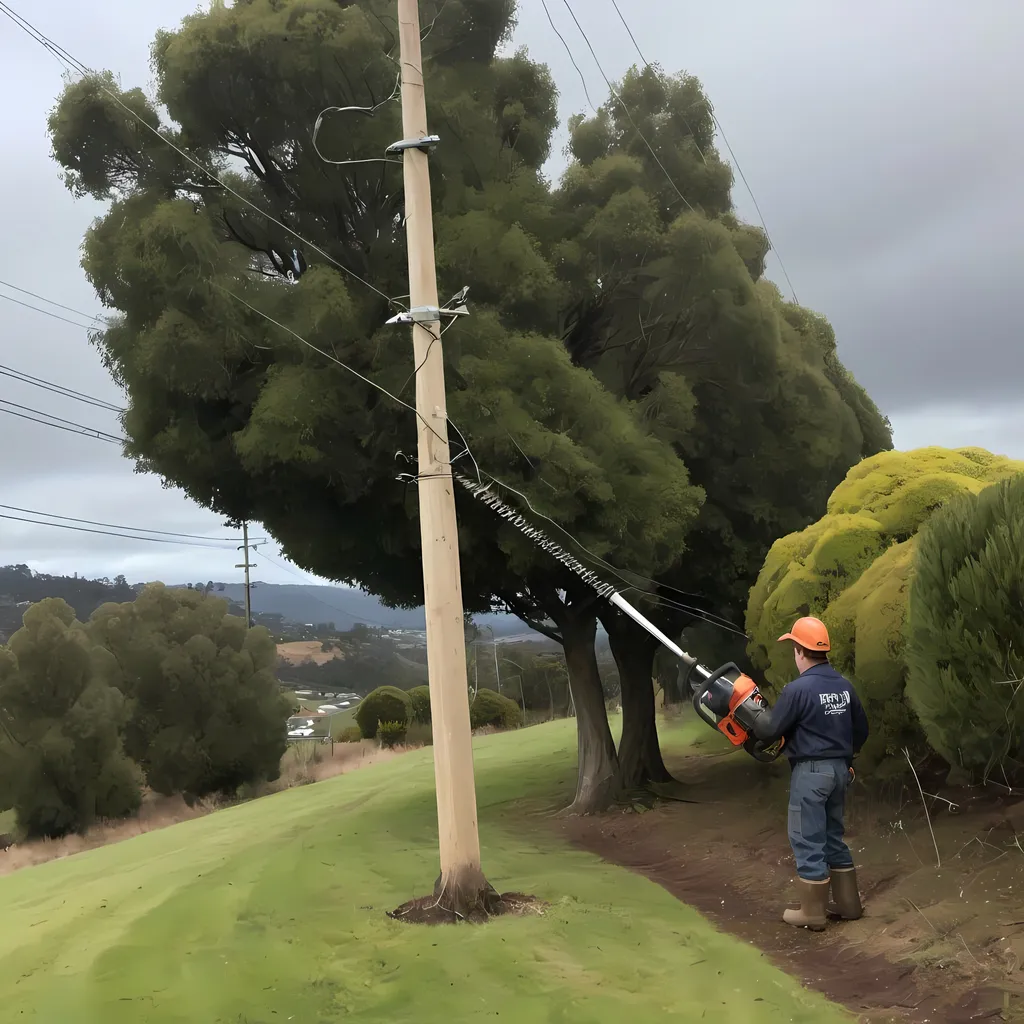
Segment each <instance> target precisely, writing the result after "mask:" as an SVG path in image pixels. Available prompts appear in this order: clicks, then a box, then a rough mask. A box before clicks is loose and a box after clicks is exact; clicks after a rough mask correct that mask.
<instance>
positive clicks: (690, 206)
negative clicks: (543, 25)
mask: <svg viewBox="0 0 1024 1024" xmlns="http://www.w3.org/2000/svg"><path fill="white" fill-rule="evenodd" d="M562 3H563V4H565V9H566V10H567V11H568V12H569V14H570V15H571V16H572V20H573V21H574V22H575V24H576V28H577V29H579V33H580V35H581V36H583V41H584V42H585V43H586V44H587V49H588V50H590V55H591V57H593V58H594V63H595V64H596V65H597V70H598V71H600V72H601V77H602V78H603V79H604V83H605V85H606V86H607V87H608V91H609V92H610V93H611V94H612V96H613V97H614V98H615V100H616V102H617V103H618V104H619V106H620V107H621V108H622V111H623V113H624V114H625V115H626V118H627V120H628V121H629V123H630V124H631V125H632V126H633V131H634V132H636V134H637V136H638V137H639V139H640V140H641V142H643V144H644V145H645V146H646V147H647V149H648V151H649V152H650V154H651V156H652V157H653V158H654V162H655V163H656V164H657V165H658V166H659V167H660V168H661V170H662V173H663V174H664V175H665V177H666V179H667V180H668V183H669V184H670V185H671V186H672V188H673V190H674V191H675V193H676V195H677V196H679V198H680V199H681V200H682V201H683V204H684V205H685V206H686V208H687V209H688V210H690V211H692V212H696V211H695V210H694V207H693V204H692V203H691V202H690V201H689V199H687V198H686V196H684V195H683V192H682V189H680V188H679V186H678V185H677V184H676V182H675V179H674V178H673V177H672V175H671V174H669V172H668V168H666V167H665V165H664V164H663V163H662V162H661V157H659V156H658V154H657V152H655V149H654V147H653V146H652V145H651V143H650V142H649V141H648V139H647V136H646V135H644V133H643V132H642V131H640V127H639V126H638V125H637V123H636V121H635V120H633V114H632V113H631V112H630V109H629V107H627V106H626V103H625V101H624V100H623V99H622V97H621V96H620V95H619V92H618V90H617V89H616V88H615V86H614V85H612V80H611V79H610V78H609V77H608V75H607V74H605V70H604V65H603V64H602V63H601V61H600V58H599V57H598V56H597V51H596V50H595V49H594V46H593V44H592V43H591V42H590V36H588V35H587V33H586V31H585V30H584V28H583V26H582V25H581V24H580V20H579V18H577V17H576V12H575V11H574V10H573V9H572V7H571V5H570V4H569V0H562Z"/></svg>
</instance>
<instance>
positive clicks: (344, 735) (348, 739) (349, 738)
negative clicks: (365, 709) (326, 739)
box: [336, 725, 363, 743]
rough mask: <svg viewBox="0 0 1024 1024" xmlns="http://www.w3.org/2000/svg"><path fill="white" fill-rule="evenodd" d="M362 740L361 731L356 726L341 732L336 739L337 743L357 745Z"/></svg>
mask: <svg viewBox="0 0 1024 1024" xmlns="http://www.w3.org/2000/svg"><path fill="white" fill-rule="evenodd" d="M362 738H363V730H362V729H360V728H359V726H358V725H350V726H348V727H347V728H345V729H342V730H341V733H340V734H339V735H338V736H337V737H336V739H337V742H338V743H359V742H360V740H362Z"/></svg>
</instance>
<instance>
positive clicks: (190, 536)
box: [0, 505, 255, 544]
mask: <svg viewBox="0 0 1024 1024" xmlns="http://www.w3.org/2000/svg"><path fill="white" fill-rule="evenodd" d="M0 508H3V509H7V511H8V512H23V513H24V514H25V515H29V516H46V517H47V518H48V519H63V520H64V521H65V522H69V523H79V524H84V525H86V526H105V527H107V528H108V529H111V530H133V531H135V532H137V533H156V534H159V535H160V536H161V537H177V538H179V539H186V540H205V541H211V542H217V543H221V542H223V543H225V544H234V543H235V542H236V540H237V538H236V537H207V536H205V535H204V534H199V533H176V532H174V531H173V530H150V529H149V528H148V527H141V526H121V525H120V524H118V523H103V522H97V521H96V520H95V519H79V518H78V517H76V516H59V515H57V514H56V513H55V512H39V511H38V510H36V509H33V508H18V506H17V505H0ZM143 539H144V538H143ZM254 543H255V542H254Z"/></svg>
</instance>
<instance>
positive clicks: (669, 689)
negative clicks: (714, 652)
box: [654, 646, 687, 704]
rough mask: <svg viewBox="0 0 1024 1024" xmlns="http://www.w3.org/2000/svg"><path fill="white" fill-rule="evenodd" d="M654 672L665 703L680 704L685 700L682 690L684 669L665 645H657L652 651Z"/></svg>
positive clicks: (685, 696)
mask: <svg viewBox="0 0 1024 1024" xmlns="http://www.w3.org/2000/svg"><path fill="white" fill-rule="evenodd" d="M654 674H655V677H656V678H657V680H658V684H659V685H660V686H661V692H662V694H663V695H664V703H665V704H681V703H682V702H683V701H684V700H686V698H687V695H686V693H684V692H683V691H684V686H683V676H684V675H685V674H686V670H685V669H684V668H683V666H682V665H680V664H679V659H678V658H676V656H675V655H674V654H673V653H672V652H671V651H670V650H668V648H666V647H661V646H659V647H658V649H657V650H656V651H655V652H654Z"/></svg>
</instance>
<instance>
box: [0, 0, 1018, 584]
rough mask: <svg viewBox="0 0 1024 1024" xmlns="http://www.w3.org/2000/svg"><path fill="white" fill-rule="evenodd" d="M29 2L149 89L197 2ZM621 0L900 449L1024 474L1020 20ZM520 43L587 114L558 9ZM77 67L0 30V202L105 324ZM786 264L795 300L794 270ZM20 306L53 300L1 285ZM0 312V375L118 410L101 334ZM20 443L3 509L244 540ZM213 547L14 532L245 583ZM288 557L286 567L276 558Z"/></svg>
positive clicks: (89, 468) (141, 485) (4, 265)
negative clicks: (718, 133) (23, 377)
mask: <svg viewBox="0 0 1024 1024" xmlns="http://www.w3.org/2000/svg"><path fill="white" fill-rule="evenodd" d="M547 2H548V6H549V8H550V10H551V14H552V16H553V18H554V19H555V22H556V24H557V25H558V27H559V29H560V30H561V31H562V33H563V35H564V36H565V39H566V41H567V43H568V46H569V48H570V49H571V50H572V52H573V55H574V57H575V59H576V62H577V64H578V65H579V67H580V69H581V71H582V73H583V75H584V77H585V78H586V81H587V85H588V87H589V89H590V93H591V96H592V97H594V99H595V101H597V102H600V99H599V97H602V95H603V94H604V93H605V91H606V90H605V88H604V85H603V80H602V78H601V74H600V72H599V70H598V68H597V66H596V64H595V62H594V60H593V58H592V57H591V55H590V53H589V51H588V49H587V46H586V43H585V41H584V40H583V38H582V36H581V35H580V33H579V30H578V29H577V28H576V26H575V25H574V24H573V23H572V20H571V18H570V16H569V13H568V10H567V7H566V3H565V0H547ZM570 4H571V5H572V7H573V9H574V10H575V11H576V14H577V16H578V17H579V19H580V22H581V24H582V26H583V29H584V30H585V31H586V32H587V34H588V35H589V37H590V41H591V43H592V44H593V46H594V49H595V51H596V53H597V56H598V59H600V61H601V62H602V64H603V66H604V69H605V72H606V73H607V74H608V75H609V76H610V77H611V78H613V79H614V78H617V77H618V76H620V75H621V74H622V73H623V72H624V71H625V70H626V68H627V67H628V66H629V65H630V64H632V63H633V62H635V61H637V60H639V58H638V57H637V55H636V51H635V50H634V49H633V46H632V43H631V42H630V40H629V37H628V35H627V34H626V32H625V30H624V28H623V26H622V23H621V22H620V21H619V18H618V16H617V15H616V13H615V9H614V6H613V4H612V0H570ZM14 6H15V7H16V9H19V11H20V13H22V14H24V15H26V16H27V17H29V18H30V19H31V20H32V21H33V22H34V23H35V24H36V25H37V26H38V27H39V28H40V29H41V30H42V31H43V32H45V33H46V34H47V35H49V36H51V37H52V38H53V39H54V40H55V41H56V42H57V43H60V44H62V45H63V46H64V47H65V48H66V49H68V50H69V51H70V52H71V53H72V54H73V55H74V56H75V57H77V58H78V59H79V60H80V61H82V62H83V63H85V64H87V65H90V66H92V67H106V68H110V69H111V70H113V71H115V72H117V73H118V74H119V75H120V77H121V80H122V83H123V84H124V85H126V86H132V85H137V84H142V85H144V86H149V85H150V84H151V74H150V71H149V67H148V47H149V43H150V41H151V40H152V38H153V35H154V33H155V32H156V30H157V29H158V28H161V27H173V26H174V25H175V24H177V22H178V21H179V20H180V18H181V17H182V16H184V15H186V14H188V13H190V12H191V11H192V10H194V9H195V6H196V5H195V3H194V2H188V0H159V2H158V0H103V2H102V3H92V4H85V5H83V4H80V3H75V2H72V0H32V3H31V4H29V3H28V2H27V0H15V4H14ZM619 6H620V8H621V9H622V11H623V13H624V14H625V15H626V17H627V19H628V20H629V22H630V27H631V28H632V29H633V33H634V35H635V36H636V39H637V42H638V43H639V46H640V48H641V50H642V51H643V52H644V56H645V58H646V59H647V60H650V61H656V62H658V63H660V64H661V65H662V66H663V67H664V68H665V69H666V70H668V71H677V70H686V71H688V72H692V73H694V74H696V75H697V76H699V77H700V78H701V80H702V81H703V82H704V84H705V87H706V88H707V90H708V93H709V95H710V96H711V99H712V101H713V103H714V104H715V108H716V112H717V113H718V116H719V119H720V121H721V123H722V125H723V127H724V129H725V131H726V133H727V135H728V138H729V141H730V142H731V144H732V148H733V150H734V151H735V153H736V156H737V158H738V160H739V161H740V164H741V166H742V167H743V170H744V172H745V174H746V177H747V180H748V181H749V183H750V185H751V186H752V188H753V191H754V194H755V195H756V196H757V201H758V203H759V204H760V207H761V211H762V212H763V214H764V216H765V219H766V221H767V225H768V228H769V231H770V233H771V235H772V237H773V239H774V242H775V245H776V247H777V249H778V252H779V253H780V254H781V256H782V259H783V260H784V261H785V264H786V267H787V269H788V271H789V275H790V278H791V279H792V282H793V285H794V287H795V289H796V293H797V295H798V297H799V299H800V301H801V302H802V303H804V304H805V305H808V306H811V307H813V308H814V309H817V310H820V311H821V312H823V313H825V314H826V315H827V316H828V317H829V318H830V320H831V321H832V323H833V325H834V326H835V328H836V332H837V335H838V339H839V346H840V354H841V356H842V358H843V360H844V361H845V362H846V364H847V365H848V366H849V367H850V368H851V369H852V370H853V372H854V373H855V374H856V375H857V377H858V378H859V380H860V381H861V382H862V383H863V384H864V385H865V386H866V387H867V388H868V390H869V391H870V392H871V394H872V396H873V397H874V398H875V399H876V400H877V401H878V402H879V404H880V405H881V406H882V408H883V410H884V411H885V412H886V413H887V414H888V415H889V416H890V417H891V419H892V422H893V424H894V426H895V428H896V443H897V446H898V447H902V448H909V447H916V446H918V445H922V444H941V445H948V446H960V445H968V444H970V445H980V446H983V447H986V448H990V449H992V450H994V451H997V452H1002V453H1005V454H1009V455H1013V456H1016V457H1018V458H1024V402H1022V401H1021V399H1020V389H1021V382H1022V380H1024V346H1022V345H1021V344H1020V340H1019V326H1018V321H1019V317H1018V305H1019V303H1018V300H1017V299H1016V298H1015V295H1016V294H1017V292H1018V290H1019V288H1020V280H1021V278H1022V276H1024V201H1022V200H1021V198H1020V168H1021V166H1022V165H1024V135H1022V132H1021V128H1020V116H1019V103H1020V97H1021V95H1024V61H1022V60H1021V59H1020V53H1019V48H1020V40H1021V39H1022V38H1024V4H1021V3H1020V2H1019V0H986V2H984V3H977V4H968V3H964V2H963V0H899V2H897V3H893V2H892V0H888V2H885V0H861V2H859V3H851V2H849V0H776V2H774V3H771V4H764V3H761V2H758V0H717V2H715V3H713V4H709V3H704V4H683V3H680V2H679V0H620V3H619ZM516 42H517V44H522V45H526V46H528V47H529V49H530V51H531V53H532V54H533V56H534V57H535V58H537V59H540V60H543V61H545V62H547V63H548V64H550V65H551V67H552V68H553V70H554V73H555V79H556V81H557V83H558V86H559V89H560V91H561V113H562V115H563V117H566V116H568V115H570V114H572V113H575V112H579V111H585V110H586V109H587V108H586V100H585V97H584V91H583V86H582V84H581V82H580V78H579V75H578V74H577V72H576V70H575V69H574V68H573V65H572V63H571V62H570V59H569V57H568V56H567V54H566V51H565V49H564V47H563V45H562V43H561V42H560V41H559V40H558V37H557V36H556V35H555V34H554V33H553V32H552V30H551V27H550V25H549V23H548V21H547V18H546V16H545V13H544V9H543V6H542V4H541V0H522V2H521V12H520V23H519V29H518V32H517V37H516ZM60 75H61V67H60V65H59V64H58V63H57V61H56V60H55V59H54V58H53V57H52V56H50V55H49V54H48V53H47V52H46V51H45V50H43V49H42V47H40V46H39V45H37V44H36V43H33V42H32V41H31V40H30V39H29V38H28V37H27V36H26V35H24V34H23V33H22V32H21V31H19V30H18V29H17V28H15V27H14V25H12V24H11V23H10V22H9V21H7V20H6V19H2V18H0V87H2V90H3V94H4V96H5V103H4V116H3V118H2V119H0V152H3V154H4V156H3V160H2V161H0V203H2V208H3V221H4V224H5V226H6V237H7V244H6V245H5V246H4V247H3V248H2V249H0V280H2V281H4V282H8V283H9V284H12V285H16V286H18V287H21V288H24V289H29V290H30V291H33V292H37V293H40V294H41V295H45V296H47V297H48V298H52V299H56V300H57V301H58V302H61V303H63V304H65V305H67V306H71V307H74V308H75V309H77V310H81V311H83V312H84V313H86V314H90V313H91V314H95V313H99V312H101V308H100V306H99V304H98V302H97V301H96V299H95V297H94V295H93V294H92V291H91V289H90V287H89V286H88V284H87V283H86V281H85V278H84V275H83V274H82V271H81V269H80V267H79V245H80V242H81V239H82V236H83V233H84V232H85V230H86V228H87V227H88V225H89V223H90V221H91V220H92V218H93V217H95V216H96V215H97V214H98V213H99V212H100V208H99V207H98V205H96V204H90V203H88V202H85V201H76V200H75V199H73V198H72V196H71V195H70V194H69V193H68V192H67V191H66V190H65V189H64V187H63V185H62V184H61V182H60V181H59V179H58V171H57V167H56V165H55V164H54V163H53V162H52V161H51V159H50V156H49V144H48V141H47V138H46V116H47V113H48V112H49V110H50V109H51V108H52V106H53V103H54V100H55V98H56V96H57V94H58V92H59V90H60V88H61V78H60ZM734 194H735V199H736V203H737V206H738V208H739V210H740V212H741V214H742V215H743V216H744V217H745V218H746V219H748V220H752V221H756V219H757V217H756V213H755V210H754V208H753V204H752V202H751V199H750V196H749V195H748V193H747V192H746V190H745V189H744V188H743V186H742V184H741V183H739V182H737V186H736V189H735V193H734ZM770 274H771V276H772V277H773V278H774V279H776V280H777V281H779V282H780V283H781V284H783V287H786V286H785V284H784V282H783V278H782V275H781V272H780V270H779V266H778V263H777V262H775V261H774V258H772V263H771V265H770ZM0 294H2V295H7V296H10V297H15V298H18V299H21V300H23V301H25V302H29V303H32V304H35V305H43V304H42V303H39V302H38V301H37V300H35V299H33V298H31V297H29V296H26V295H24V294H21V293H18V292H15V291H11V290H10V289H9V288H7V287H3V286H0ZM47 308H49V309H51V310H52V311H53V312H56V313H58V314H59V315H61V316H66V317H67V318H68V319H70V320H73V321H76V322H77V323H84V322H85V321H84V318H83V317H81V316H78V315H76V314H74V313H69V312H67V311H62V310H59V309H53V307H47ZM0 309H2V311H3V314H4V315H3V319H2V320H0V373H2V371H3V370H5V369H8V368H12V369H15V370H18V371H21V372H23V373H28V374H32V375H34V376H36V377H40V378H45V379H47V380H50V381H54V382H56V383H58V384H61V385H64V386H66V387H70V388H74V389H76V390H78V391H81V392H85V393H87V394H89V395H93V396H96V397H99V398H103V399H107V400H109V401H113V402H118V401H119V400H120V396H119V394H118V392H117V390H116V389H115V388H114V386H113V385H112V384H111V383H110V381H109V380H108V379H107V377H106V373H105V371H104V370H103V368H102V366H101V365H100V361H99V358H98V356H97V354H96V352H95V351H94V350H93V349H91V348H90V347H89V345H88V343H87V341H86V338H85V333H84V330H82V329H81V328H80V327H76V326H72V325H71V324H68V323H63V322H61V321H59V320H56V319H53V318H52V317H47V316H43V315H41V314H39V313H36V312H34V311H31V310H28V309H25V308H23V307H20V306H17V305H15V304H14V303H12V302H9V301H4V300H2V299H0ZM0 400H2V402H5V403H19V404H21V405H24V406H29V407H32V408H34V409H39V410H44V411H45V412H47V413H50V414H53V415H56V416H60V417H63V418H64V419H66V420H72V421H75V422H77V423H82V424H87V425H89V426H92V427H97V428H100V429H102V430H107V431H113V432H116V431H117V423H116V417H115V414H114V413H112V412H109V411H105V410H102V409H98V408H94V407H90V406H87V405H83V404H80V403H78V402H75V401H72V400H70V399H68V398H66V397H63V396H58V395H55V394H52V393H49V392H46V391H43V390H40V389H38V388H35V387H32V386H30V385H27V384H25V383H22V382H18V381H15V380H13V379H11V378H10V377H9V376H2V375H0ZM2 408H6V409H13V408H14V407H13V406H11V405H9V404H7V405H3V404H0V409H2ZM15 411H24V410H16V409H15ZM29 415H33V414H31V413H29ZM0 430H2V431H3V433H0V438H2V439H3V444H2V445H0V479H2V480H3V483H4V487H3V489H2V493H3V495H4V497H3V499H2V501H3V504H5V505H9V506H16V507H18V508H22V509H29V510H33V511H36V512H49V513H53V512H59V513H61V514H62V515H65V516H72V517H77V518H80V519H89V520H95V521H97V522H102V523H111V524H116V525H118V526H130V527H138V526H145V527H146V528H148V529H158V530H164V531H169V532H173V533H189V534H197V535H201V536H203V537H209V538H230V531H227V530H225V528H224V527H223V525H222V524H221V523H220V521H219V519H218V518H217V517H215V516H213V515H211V514H210V513H208V512H205V511H204V510H202V509H200V508H198V507H197V506H195V505H194V504H193V503H191V502H190V501H189V500H188V499H187V498H186V497H185V496H184V495H183V494H181V493H180V492H177V491H167V490H164V489H163V488H162V487H161V485H160V483H159V481H158V480H157V479H155V478H152V477H145V476H139V475H136V474H135V473H134V472H133V470H132V466H131V464H130V463H128V462H127V461H126V460H124V459H123V458H122V457H121V456H120V454H119V450H118V448H117V447H116V446H115V445H112V444H106V443H103V442H102V441H99V440H96V439H94V438H87V437H80V436H76V435H74V434H71V433H67V432H63V431H60V430H56V429H53V428H51V427H48V426H42V425H39V424H36V423H31V422H26V421H25V420H23V419H18V418H15V417H14V416H11V415H9V414H8V415H0ZM0 513H3V514H5V515H15V516H16V515H21V514H22V513H19V512H14V511H10V510H8V509H0ZM29 518H33V517H31V516H30V517H29ZM254 532H255V533H259V534H261V535H262V532H261V531H259V530H256V529H254ZM196 543H201V542H198V541H197V542H196ZM209 543H210V545H211V546H209V547H207V548H205V549H204V548H201V547H190V546H185V545H179V544H177V543H174V544H155V543H146V542H143V541H133V540H125V539H122V538H105V537H100V536H94V535H90V534H85V533H77V532H71V531H65V530H60V529H54V528H50V527H45V526H36V525H27V524H24V523H19V522H16V521H13V520H9V519H0V564H8V563H11V562H27V563H28V564H29V565H31V566H32V567H33V568H35V569H38V570H40V571H46V572H74V571H77V572H79V573H81V574H84V575H87V576H99V575H109V576H114V575H116V574H118V573H124V574H125V575H126V576H128V577H129V579H132V580H146V579H156V578H164V579H168V580H169V581H174V582H180V581H183V580H197V579H209V578H213V579H219V580H229V579H233V578H237V576H238V570H237V569H235V568H234V566H235V563H236V562H238V561H240V558H239V557H238V552H237V551H235V550H234V545H233V543H232V541H231V540H230V539H227V540H224V541H221V540H211V541H210V542H209ZM204 550H205V553H204ZM268 554H269V555H270V557H271V558H273V559H274V560H275V561H277V562H280V561H281V556H280V552H279V550H278V549H277V548H276V546H271V547H270V548H269V550H268ZM256 561H257V562H258V563H261V564H259V566H258V568H257V570H256V576H257V577H259V578H261V579H266V580H270V581H273V582H282V583H285V582H292V583H293V582H296V580H297V579H309V577H308V576H306V575H305V574H304V573H301V572H299V571H298V570H296V569H294V568H292V570H291V572H286V571H285V570H284V569H283V568H278V567H277V566H275V565H274V564H272V563H271V562H270V561H268V560H266V559H262V558H261V557H260V556H257V558H256Z"/></svg>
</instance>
